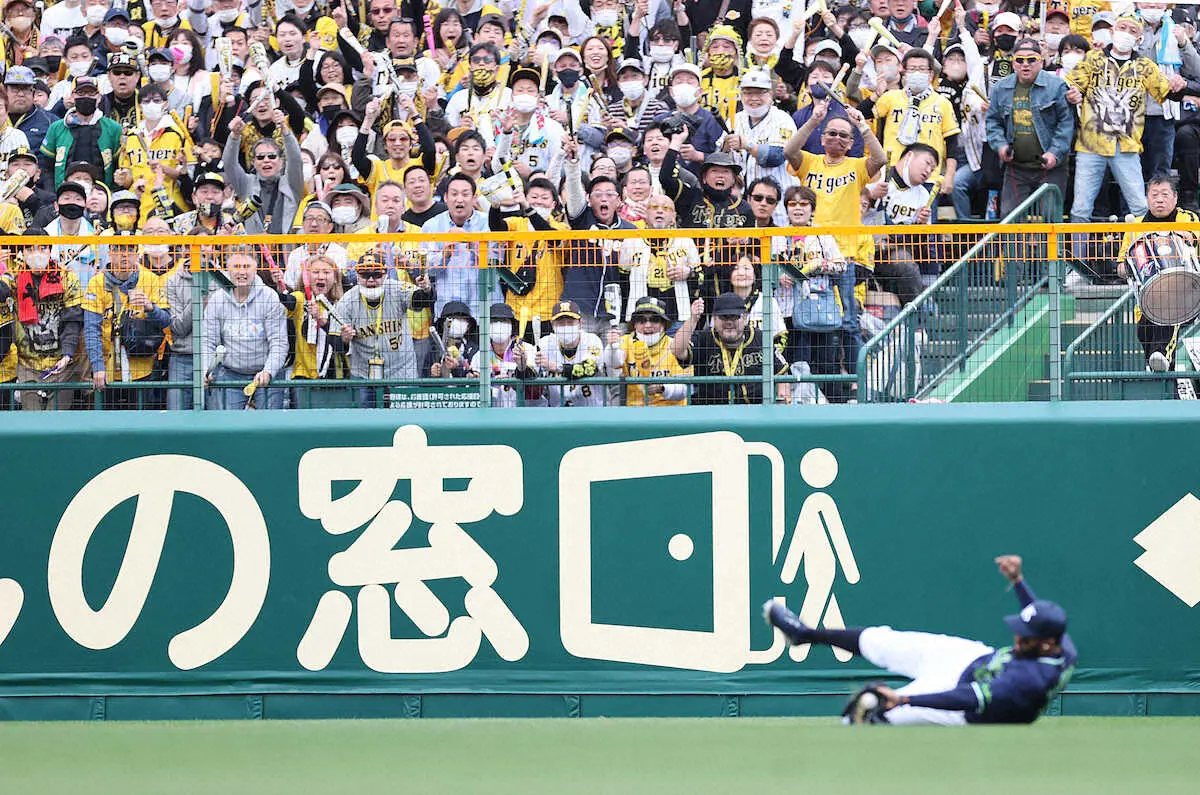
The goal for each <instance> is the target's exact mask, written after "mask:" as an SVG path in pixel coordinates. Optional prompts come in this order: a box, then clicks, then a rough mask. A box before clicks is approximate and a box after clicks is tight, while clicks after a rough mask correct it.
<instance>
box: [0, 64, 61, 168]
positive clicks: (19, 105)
mask: <svg viewBox="0 0 1200 795" xmlns="http://www.w3.org/2000/svg"><path fill="white" fill-rule="evenodd" d="M36 82H37V80H36V78H34V76H33V70H32V69H30V68H29V67H28V66H13V67H10V68H9V69H8V71H7V72H5V73H4V90H5V96H6V97H7V104H8V118H9V121H10V123H11V124H12V126H13V127H15V128H16V129H17V130H19V131H20V132H21V133H23V134H24V136H25V140H26V141H27V142H28V144H29V146H28V151H30V152H39V151H41V148H42V141H43V140H45V138H46V132H47V131H48V130H49V129H50V125H51V124H53V123H54V121H55V118H56V117H54V116H51V115H50V114H49V113H47V112H46V110H45V109H44V108H39V107H38V106H37V105H35V104H34V103H33V86H34V83H36Z"/></svg>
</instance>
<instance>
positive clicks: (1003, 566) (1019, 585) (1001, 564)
mask: <svg viewBox="0 0 1200 795" xmlns="http://www.w3.org/2000/svg"><path fill="white" fill-rule="evenodd" d="M996 568H998V569H999V570H1000V573H1001V574H1003V575H1004V578H1005V579H1006V580H1008V581H1009V582H1010V583H1012V587H1013V590H1015V591H1016V592H1017V599H1019V600H1020V602H1021V607H1024V606H1025V605H1027V604H1029V603H1030V602H1032V601H1034V600H1035V599H1037V596H1036V595H1035V594H1034V593H1033V589H1032V588H1030V587H1029V584H1028V583H1027V582H1025V574H1024V572H1023V571H1022V569H1021V556H1020V555H1001V556H1000V557H998V558H996Z"/></svg>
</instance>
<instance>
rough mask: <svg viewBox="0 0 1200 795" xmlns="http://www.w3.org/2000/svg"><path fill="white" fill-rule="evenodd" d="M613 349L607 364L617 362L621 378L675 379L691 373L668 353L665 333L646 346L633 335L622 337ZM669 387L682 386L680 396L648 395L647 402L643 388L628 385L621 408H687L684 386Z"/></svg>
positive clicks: (688, 368)
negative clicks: (623, 406)
mask: <svg viewBox="0 0 1200 795" xmlns="http://www.w3.org/2000/svg"><path fill="white" fill-rule="evenodd" d="M615 347H616V350H614V351H613V352H612V355H611V356H610V358H609V363H610V364H613V363H615V362H616V360H618V359H619V360H620V362H621V366H620V367H619V368H618V369H617V374H618V375H623V376H625V377H627V378H678V377H680V376H685V375H691V374H692V368H691V367H684V366H683V365H681V364H680V363H679V360H678V359H676V358H675V354H673V353H671V337H670V336H668V335H667V334H663V335H662V337H661V338H660V339H659V340H658V342H656V343H654V344H653V345H647V344H646V343H645V341H643V340H641V339H638V338H637V337H635V336H634V335H633V334H626V335H625V336H623V337H621V340H620V342H618V343H617V345H616V346H615ZM672 386H682V389H678V390H677V391H679V392H681V393H682V394H681V396H680V397H679V398H678V399H676V400H668V399H667V398H668V396H667V395H666V394H663V393H661V392H660V393H655V394H651V395H650V399H649V401H647V399H646V387H644V386H642V385H641V384H630V385H629V386H627V387H626V391H625V405H626V406H646V405H650V406H685V405H687V387H686V386H683V385H672ZM668 389H669V387H668ZM673 391H674V390H673Z"/></svg>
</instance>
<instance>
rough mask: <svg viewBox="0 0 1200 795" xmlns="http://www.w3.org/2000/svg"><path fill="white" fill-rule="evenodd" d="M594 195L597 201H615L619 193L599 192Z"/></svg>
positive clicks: (612, 191) (613, 191)
mask: <svg viewBox="0 0 1200 795" xmlns="http://www.w3.org/2000/svg"><path fill="white" fill-rule="evenodd" d="M592 195H593V196H595V197H596V198H597V199H615V198H617V192H616V191H615V190H598V191H596V192H595V193H593V194H592Z"/></svg>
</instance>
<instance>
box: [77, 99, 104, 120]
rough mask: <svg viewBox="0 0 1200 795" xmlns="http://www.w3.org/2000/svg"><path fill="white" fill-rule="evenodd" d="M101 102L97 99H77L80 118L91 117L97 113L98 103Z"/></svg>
mask: <svg viewBox="0 0 1200 795" xmlns="http://www.w3.org/2000/svg"><path fill="white" fill-rule="evenodd" d="M97 102H99V100H98V99H97V98H96V97H76V98H75V110H76V111H77V112H78V113H79V115H80V116H91V115H92V114H93V113H95V112H96V103H97Z"/></svg>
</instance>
